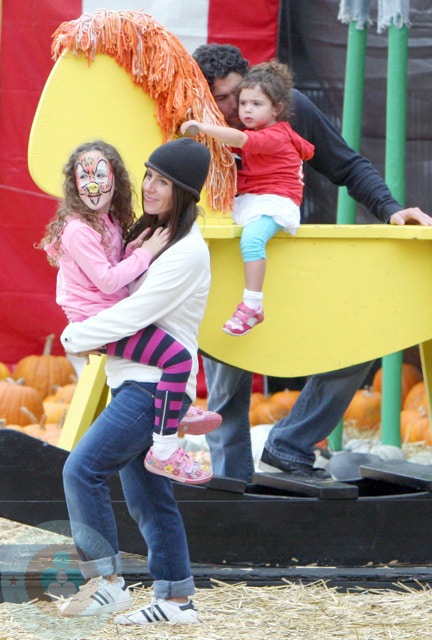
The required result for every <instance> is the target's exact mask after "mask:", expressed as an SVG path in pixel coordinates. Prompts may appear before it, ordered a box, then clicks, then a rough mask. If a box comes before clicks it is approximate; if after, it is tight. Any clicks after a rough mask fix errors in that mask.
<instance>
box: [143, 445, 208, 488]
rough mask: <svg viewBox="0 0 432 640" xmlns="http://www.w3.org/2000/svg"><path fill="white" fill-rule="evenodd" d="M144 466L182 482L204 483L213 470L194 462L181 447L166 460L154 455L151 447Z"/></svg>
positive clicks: (160, 474) (157, 473)
mask: <svg viewBox="0 0 432 640" xmlns="http://www.w3.org/2000/svg"><path fill="white" fill-rule="evenodd" d="M144 466H145V468H146V469H147V471H151V473H155V474H156V475H159V476H165V478H170V480H176V481H177V482H183V483H184V484H205V483H206V482H209V480H211V479H212V478H213V471H212V469H211V467H210V466H209V465H207V464H200V463H199V462H196V461H195V460H194V459H193V458H191V457H190V456H189V455H188V454H187V453H186V451H185V450H184V449H182V448H181V447H178V449H176V451H174V453H173V454H172V456H170V457H169V458H168V460H161V459H160V458H158V457H157V456H155V454H154V452H153V447H151V448H150V449H149V451H148V453H147V455H146V457H145V459H144Z"/></svg>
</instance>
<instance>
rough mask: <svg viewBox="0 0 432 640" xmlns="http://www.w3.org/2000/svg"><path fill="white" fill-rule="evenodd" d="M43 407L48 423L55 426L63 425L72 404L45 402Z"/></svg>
mask: <svg viewBox="0 0 432 640" xmlns="http://www.w3.org/2000/svg"><path fill="white" fill-rule="evenodd" d="M43 407H44V412H45V415H46V419H47V422H50V423H54V424H58V423H61V424H63V422H64V421H65V418H66V414H67V412H68V409H69V407H70V404H69V403H68V402H50V401H47V400H44V401H43Z"/></svg>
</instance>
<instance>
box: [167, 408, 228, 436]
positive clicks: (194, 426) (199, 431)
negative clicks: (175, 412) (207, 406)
mask: <svg viewBox="0 0 432 640" xmlns="http://www.w3.org/2000/svg"><path fill="white" fill-rule="evenodd" d="M221 423H222V416H221V415H219V413H215V412H214V411H205V410H204V409H201V407H196V406H195V405H192V406H190V407H189V409H188V412H187V413H186V415H185V416H184V417H183V418H182V419H181V420H180V424H179V427H178V431H179V434H180V435H184V434H185V433H188V434H190V435H192V436H201V435H203V434H205V433H210V431H214V430H215V429H217V428H218V427H219V426H220V424H221Z"/></svg>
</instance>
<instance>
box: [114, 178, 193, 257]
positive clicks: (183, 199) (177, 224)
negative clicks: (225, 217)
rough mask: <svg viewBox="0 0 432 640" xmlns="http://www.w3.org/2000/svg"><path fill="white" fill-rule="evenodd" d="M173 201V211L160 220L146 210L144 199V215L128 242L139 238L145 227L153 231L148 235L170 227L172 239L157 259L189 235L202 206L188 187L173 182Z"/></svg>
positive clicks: (132, 230)
mask: <svg viewBox="0 0 432 640" xmlns="http://www.w3.org/2000/svg"><path fill="white" fill-rule="evenodd" d="M172 187H173V202H172V208H171V211H169V212H168V215H167V216H166V219H165V220H164V221H161V220H159V218H158V217H157V216H154V215H149V214H147V213H146V212H145V209H144V201H143V212H144V213H143V215H142V216H141V218H140V219H139V220H138V221H137V222H136V223H135V224H134V225H133V227H132V228H131V230H130V233H129V234H128V236H127V238H126V242H130V241H131V240H134V239H135V238H137V237H138V236H139V235H140V233H141V232H142V231H144V229H150V230H151V232H150V234H149V236H148V237H151V235H152V233H153V232H154V231H155V229H157V228H159V227H162V228H164V227H168V228H169V229H170V240H169V242H168V244H167V245H166V246H165V247H164V248H163V250H162V251H160V252H159V253H158V254H157V256H155V257H154V258H153V260H155V259H156V258H157V257H159V256H160V254H161V253H163V251H166V250H167V249H168V248H169V247H171V246H172V245H173V244H175V243H176V242H178V241H179V240H181V239H182V238H184V237H185V236H187V234H188V233H189V231H190V230H191V228H192V225H193V223H194V222H195V221H196V219H197V217H198V215H199V214H200V207H198V205H197V203H196V201H195V198H194V196H193V194H192V193H191V192H190V191H187V190H186V189H183V188H182V187H180V186H178V185H176V184H175V183H173V185H172Z"/></svg>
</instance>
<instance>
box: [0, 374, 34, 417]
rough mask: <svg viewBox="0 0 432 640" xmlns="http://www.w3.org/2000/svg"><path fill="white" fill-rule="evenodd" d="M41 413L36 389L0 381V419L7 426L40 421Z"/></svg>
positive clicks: (13, 382) (12, 382)
mask: <svg viewBox="0 0 432 640" xmlns="http://www.w3.org/2000/svg"><path fill="white" fill-rule="evenodd" d="M43 413H44V408H43V404H42V398H41V396H40V394H39V393H38V392H37V391H36V389H33V388H32V387H27V386H24V385H23V384H19V382H16V381H13V380H0V418H3V419H4V420H6V423H7V424H17V425H21V426H24V425H26V424H30V423H31V422H34V421H35V420H40V419H41V417H42V415H43Z"/></svg>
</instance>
